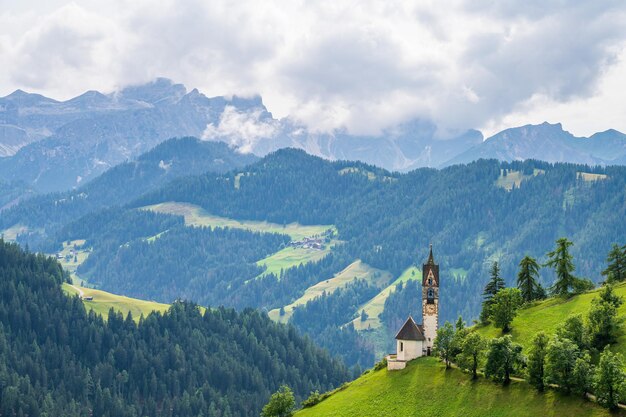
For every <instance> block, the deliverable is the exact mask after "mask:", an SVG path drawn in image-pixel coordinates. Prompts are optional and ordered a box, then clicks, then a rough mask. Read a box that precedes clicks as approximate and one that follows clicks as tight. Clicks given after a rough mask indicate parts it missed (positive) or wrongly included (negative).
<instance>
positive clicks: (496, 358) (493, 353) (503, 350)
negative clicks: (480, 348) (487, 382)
mask: <svg viewBox="0 0 626 417" xmlns="http://www.w3.org/2000/svg"><path fill="white" fill-rule="evenodd" d="M521 363H522V347H521V346H520V345H518V344H517V343H513V341H512V338H511V336H510V335H506V336H503V337H499V338H495V339H492V340H491V342H490V343H489V351H488V353H487V364H486V365H485V376H487V377H488V378H492V379H493V380H494V381H498V382H502V383H503V384H508V383H509V382H510V381H511V374H512V373H513V372H514V371H515V370H516V369H517V368H518V367H519V365H520V364H521Z"/></svg>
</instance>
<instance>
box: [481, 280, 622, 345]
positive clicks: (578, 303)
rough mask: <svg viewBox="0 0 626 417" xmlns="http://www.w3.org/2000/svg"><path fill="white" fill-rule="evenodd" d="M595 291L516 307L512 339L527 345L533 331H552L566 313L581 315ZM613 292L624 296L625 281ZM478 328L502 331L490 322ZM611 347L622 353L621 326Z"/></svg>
mask: <svg viewBox="0 0 626 417" xmlns="http://www.w3.org/2000/svg"><path fill="white" fill-rule="evenodd" d="M598 291H599V290H594V291H590V292H587V293H585V294H581V295H577V296H574V297H571V298H569V299H566V300H564V299H561V298H549V299H547V300H544V301H541V302H538V303H535V304H534V305H532V306H530V307H527V308H524V309H521V310H519V312H518V315H517V317H515V319H514V320H513V323H512V325H511V326H512V329H513V330H512V331H511V335H512V336H513V339H515V341H516V342H518V343H520V344H521V345H522V346H524V348H527V347H528V346H529V344H530V341H531V340H532V337H533V336H534V334H535V333H536V332H538V331H541V330H543V331H545V332H546V333H547V334H553V333H554V332H555V331H556V328H557V326H558V325H559V324H560V323H563V322H564V321H565V319H567V317H568V316H570V315H572V314H583V316H585V315H586V314H587V312H588V311H589V309H590V308H591V300H593V299H594V298H595V297H597V294H598ZM615 293H616V294H617V295H620V296H622V297H624V299H625V300H626V283H622V284H620V285H617V286H616V287H615ZM618 314H620V315H622V316H626V304H623V305H622V306H621V307H620V308H619V310H618ZM478 331H479V332H480V333H481V334H482V335H483V336H486V337H490V338H491V337H498V336H501V335H502V331H501V330H500V329H496V328H495V327H493V325H488V326H485V327H479V328H478ZM613 350H614V351H616V352H621V353H622V354H623V355H625V356H626V334H625V333H624V331H623V330H622V334H620V336H619V337H618V340H617V344H615V345H613Z"/></svg>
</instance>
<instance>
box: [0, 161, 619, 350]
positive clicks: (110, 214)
mask: <svg viewBox="0 0 626 417" xmlns="http://www.w3.org/2000/svg"><path fill="white" fill-rule="evenodd" d="M153 159H154V160H157V159H159V158H153ZM159 160H160V159H159ZM581 173H592V174H594V175H590V176H589V175H587V176H586V177H585V176H583V175H581ZM107 174H108V173H105V174H104V175H103V177H106V175H107ZM242 174H243V175H242ZM109 175H110V174H109ZM513 177H517V178H518V179H519V180H521V181H517V182H514V181H513V180H511V181H509V185H510V189H506V188H505V187H504V186H503V183H506V181H507V179H508V178H513ZM235 178H237V181H235ZM98 181H103V180H101V179H96V180H94V183H97V182H98ZM105 183H106V181H105ZM235 183H237V184H238V185H237V186H234V184H235ZM114 184H115V183H114V182H111V183H109V185H110V186H111V187H112V188H113V189H118V191H116V192H118V193H123V191H119V190H120V189H123V187H121V186H119V184H118V185H117V186H115V185H114ZM88 186H89V184H87V185H85V188H87V187H88ZM146 191H147V193H146V194H144V195H142V196H141V197H139V198H136V199H134V200H132V199H131V198H126V197H125V198H123V199H120V200H119V201H118V202H117V203H118V204H123V203H125V202H126V204H125V205H122V207H112V208H104V209H103V208H102V207H101V208H99V209H97V210H91V211H89V210H87V212H85V213H82V211H80V213H79V212H73V211H72V210H73V209H72V210H69V211H70V212H72V213H73V214H67V213H65V212H64V211H63V210H64V209H63V208H62V206H63V204H65V202H64V203H58V204H57V205H55V206H54V207H52V208H50V207H49V204H50V201H48V203H46V204H48V205H46V204H43V205H41V206H40V207H39V211H37V210H35V211H33V210H32V208H33V204H34V205H36V204H35V203H34V202H33V201H37V198H35V199H31V200H27V201H25V202H23V203H22V204H19V205H17V206H15V207H13V208H11V209H9V210H5V211H4V212H3V216H2V219H0V223H2V226H1V227H7V226H10V225H13V224H16V223H20V224H24V225H27V226H29V227H30V228H31V230H32V231H33V233H31V234H28V235H24V236H20V237H19V238H18V241H19V242H21V243H27V244H29V247H31V248H32V249H35V250H51V249H53V248H58V247H60V244H61V242H63V241H68V240H72V239H79V238H80V239H85V238H86V239H87V240H88V243H87V245H88V246H89V247H92V248H93V252H92V253H91V255H90V257H89V258H88V260H87V262H86V263H85V264H84V265H82V266H81V267H80V272H82V273H84V274H86V275H87V276H89V277H91V278H92V279H93V281H94V282H95V283H98V284H100V285H101V286H102V287H103V288H104V289H108V290H114V291H124V292H125V293H127V294H128V295H131V296H138V297H147V298H149V299H157V300H161V301H167V302H170V301H173V300H175V299H176V298H178V297H190V298H191V299H193V300H194V301H196V302H199V303H201V304H211V305H214V304H223V305H225V306H229V307H235V308H237V309H243V308H246V307H255V308H260V309H262V310H266V311H269V310H271V309H275V308H280V307H281V306H285V305H287V304H289V303H291V302H293V301H294V300H296V299H297V298H299V297H300V296H302V294H303V293H304V291H305V290H306V289H307V288H308V287H310V286H312V285H315V284H316V283H318V282H321V281H323V280H327V279H329V278H331V277H333V275H334V274H336V273H337V272H339V271H341V270H342V269H344V268H345V267H346V266H347V265H348V264H350V263H351V262H353V261H354V260H355V259H361V260H362V261H364V262H365V263H367V264H369V265H371V266H373V267H376V268H379V269H382V270H387V271H390V272H391V273H392V274H394V275H395V276H399V275H400V274H401V273H402V271H404V270H405V269H406V268H407V267H409V266H411V265H415V266H417V267H420V266H421V263H422V262H423V261H424V260H425V257H426V255H427V248H428V244H429V243H432V244H433V245H434V253H435V258H436V261H437V262H438V263H440V265H441V300H442V303H441V310H440V311H441V319H442V321H445V320H450V321H452V320H456V318H457V317H458V316H459V315H462V316H463V317H464V318H465V319H466V320H467V321H468V322H470V321H471V320H472V319H474V318H477V317H478V314H479V312H480V308H481V297H480V294H481V293H482V290H483V287H484V285H485V283H486V281H487V280H488V276H489V273H488V268H489V266H490V265H491V263H492V262H493V261H498V262H499V264H500V266H501V273H502V276H503V277H504V279H505V281H506V283H507V285H513V284H514V281H515V277H516V275H517V269H518V263H519V261H520V260H521V259H522V258H523V257H524V256H525V255H529V256H533V257H535V258H537V259H538V261H539V263H542V262H544V261H545V260H546V257H545V254H546V253H547V251H549V250H551V249H552V248H553V245H554V241H555V240H556V239H557V238H559V237H563V236H566V237H568V238H569V239H570V240H572V241H573V242H574V246H573V247H572V255H573V256H574V264H575V266H576V271H575V273H576V274H577V276H581V277H587V278H590V279H591V280H593V281H594V282H599V281H600V280H601V279H602V278H601V276H600V271H601V270H602V269H603V268H604V261H605V256H606V253H607V252H608V250H609V249H610V245H611V243H613V242H617V241H620V240H621V237H622V236H624V235H626V222H624V221H623V219H624V218H626V168H624V167H604V168H601V167H589V166H583V165H573V164H548V163H544V162H539V161H524V162H513V163H504V162H498V161H495V160H480V161H477V162H473V163H471V164H468V165H458V166H452V167H448V168H446V169H442V170H435V169H418V170H415V171H413V172H410V173H408V174H399V173H390V172H387V171H385V170H382V169H379V168H376V167H372V166H369V165H366V164H362V163H359V162H347V161H337V162H330V161H326V160H323V159H320V158H316V157H313V156H310V155H307V154H306V153H304V152H302V151H298V150H293V149H285V150H280V151H278V152H275V153H273V154H270V155H268V156H267V157H265V158H263V159H262V160H260V161H258V162H256V163H254V164H252V165H249V166H248V167H246V168H241V169H237V170H234V171H230V172H228V173H225V174H221V175H218V174H216V173H212V172H210V173H205V174H202V175H196V176H187V177H179V178H175V179H174V180H173V181H171V182H170V183H168V184H167V185H165V186H161V187H154V188H152V189H150V188H148V189H147V190H146ZM107 192H108V193H110V192H113V191H107ZM93 193H96V194H97V192H96V191H93ZM129 195H131V196H133V197H132V198H135V197H136V193H134V192H131V193H129ZM107 196H109V197H107V198H109V199H112V197H111V194H107ZM42 198H43V197H42ZM94 198H95V197H94ZM164 201H181V202H188V203H193V204H197V205H199V206H201V207H202V208H204V209H206V210H207V211H208V212H209V213H211V214H215V215H220V216H224V217H230V218H234V219H239V220H267V221H272V222H274V223H277V224H286V223H290V222H294V221H297V222H299V223H302V224H334V225H335V226H336V227H337V229H338V231H339V236H338V238H339V239H340V240H341V241H342V242H343V243H341V244H338V245H336V246H335V248H334V249H333V251H332V252H331V253H330V254H329V255H327V256H326V257H325V258H323V259H322V260H321V261H318V262H316V263H312V264H305V265H301V266H299V267H295V268H290V269H286V270H283V271H282V272H280V273H279V274H267V275H265V276H264V277H263V278H262V279H251V278H254V277H255V276H257V275H258V274H259V273H260V272H259V271H260V269H259V267H258V266H257V265H256V261H258V260H259V259H261V258H262V257H263V256H265V255H266V254H267V252H266V250H265V249H268V250H275V249H277V247H276V246H272V245H269V246H267V247H265V246H264V248H265V249H264V250H259V251H256V252H254V251H253V252H249V251H248V249H249V248H251V246H250V245H252V242H253V240H251V239H253V237H252V236H253V235H252V234H247V233H241V234H237V233H233V234H230V235H229V237H228V238H226V237H224V236H223V237H222V238H223V239H226V240H224V242H225V244H226V246H228V245H231V246H232V248H233V252H232V253H231V255H232V256H227V257H224V261H223V263H222V261H221V260H220V258H219V257H217V256H216V257H213V258H212V260H211V261H208V258H211V255H210V254H209V253H208V252H207V250H208V249H206V247H204V246H202V245H196V244H195V243H192V242H196V243H197V242H198V241H194V240H193V239H194V238H193V237H192V236H193V235H194V233H196V232H190V231H186V230H184V227H183V226H182V219H181V218H180V217H176V216H166V215H158V216H157V215H152V214H147V213H146V212H143V211H140V210H137V208H139V207H142V206H145V205H148V204H155V203H160V202H164ZM109 203H110V204H113V202H109ZM68 204H69V203H68ZM70 206H71V204H70ZM83 211H84V210H83ZM44 213H50V215H49V216H46V215H45V214H44ZM59 213H60V214H59ZM77 213H78V214H77ZM81 213H82V214H81ZM5 214H6V215H7V217H5ZM79 214H80V216H79ZM46 218H48V220H46ZM60 219H66V220H63V221H61V220H60ZM46 222H48V223H52V225H46V224H47V223H46ZM42 230H43V232H42ZM197 233H200V234H203V233H204V234H205V235H206V236H207V238H208V237H209V236H212V235H213V234H215V233H216V232H215V231H204V232H197ZM157 235H158V236H159V238H158V239H156V240H155V241H154V242H151V241H147V240H146V239H149V238H153V237H155V236H157ZM37 236H39V237H42V238H41V239H40V240H37ZM231 238H232V239H233V240H232V241H231V242H230V243H226V241H227V240H230V239H231ZM258 239H263V238H262V237H258ZM235 242H238V243H237V244H235ZM279 247H280V245H279ZM182 248H184V249H182ZM239 248H241V251H240V252H238V250H239ZM210 250H211V251H213V250H216V251H218V252H217V253H220V252H219V251H220V250H219V249H217V248H211V249H210ZM200 258H203V260H202V261H199V259H200ZM204 258H207V259H204ZM237 258H238V260H237V261H235V259H237ZM139 259H141V262H139V261H138V260H139ZM145 264H147V266H146V265H145ZM235 264H238V266H237V267H235V266H234V265H235ZM159 270H162V271H168V272H167V274H166V273H163V274H162V275H159ZM540 274H541V277H540V282H541V283H542V285H543V286H544V287H546V288H547V287H549V285H550V284H551V283H552V281H553V279H554V277H553V272H552V271H551V270H549V269H547V268H543V269H541V271H540ZM165 275H167V277H166V276H165ZM155 277H160V278H158V279H155ZM122 289H123V290H122ZM327 296H329V297H330V294H329V295H327ZM359 297H360V298H359V299H361V298H364V297H365V293H364V294H362V295H360V296H359ZM415 297H417V298H416V299H415V300H414V298H415ZM419 298H420V297H419V291H418V288H414V287H413V285H412V284H405V285H404V286H403V287H401V288H399V289H398V291H396V292H395V293H394V294H393V295H392V296H391V297H390V299H389V300H387V303H386V304H385V310H384V312H383V315H382V317H381V318H382V322H383V323H384V324H385V325H386V328H387V330H388V331H389V333H393V331H394V330H395V329H396V327H397V325H398V323H399V322H401V321H403V320H404V319H405V318H406V316H407V315H408V314H409V313H410V314H413V316H414V317H415V318H416V319H419V315H420V313H421V308H420V307H419ZM303 308H304V307H303ZM330 320H331V321H332V320H336V321H337V322H339V321H340V320H339V317H336V318H331V319H330ZM298 327H299V328H300V329H301V330H303V331H305V332H309V333H310V334H312V335H313V337H315V338H316V340H317V341H318V342H319V343H321V344H322V345H324V346H326V347H328V348H329V349H330V350H331V352H332V353H334V354H342V350H341V348H339V347H337V346H339V344H337V343H333V338H332V337H326V338H322V337H321V336H320V334H319V332H313V330H312V328H311V329H307V328H306V325H304V324H302V325H299V326H298ZM335 339H337V340H339V339H338V337H336V338H335ZM356 343H361V341H360V340H357V341H356ZM335 347H337V348H336V349H335Z"/></svg>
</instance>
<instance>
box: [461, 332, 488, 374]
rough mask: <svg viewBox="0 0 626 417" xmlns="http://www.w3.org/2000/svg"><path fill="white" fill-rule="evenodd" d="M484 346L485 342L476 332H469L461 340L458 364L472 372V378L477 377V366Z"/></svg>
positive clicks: (485, 345) (483, 351)
mask: <svg viewBox="0 0 626 417" xmlns="http://www.w3.org/2000/svg"><path fill="white" fill-rule="evenodd" d="M486 348H487V342H486V341H485V339H483V337H482V336H481V335H480V334H478V333H476V332H471V333H469V334H468V335H467V336H466V337H465V340H463V343H462V345H461V353H460V355H459V365H460V366H461V368H463V369H466V370H468V371H470V372H471V373H472V379H476V378H478V366H479V365H480V361H481V358H482V357H483V355H484V353H485V349H486Z"/></svg>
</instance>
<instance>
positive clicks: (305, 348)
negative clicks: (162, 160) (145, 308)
mask: <svg viewBox="0 0 626 417" xmlns="http://www.w3.org/2000/svg"><path fill="white" fill-rule="evenodd" d="M0 276H1V277H2V279H1V280H0V399H1V400H0V415H2V416H31V417H39V416H42V417H43V416H48V417H49V416H68V417H73V416H81V417H83V416H96V417H100V416H110V417H113V416H115V417H120V416H121V417H125V416H129V417H131V416H133V417H134V416H177V417H184V416H194V417H196V416H199V415H202V416H207V417H209V416H210V417H218V416H219V417H227V416H258V415H259V412H260V410H261V407H262V406H263V404H265V403H266V402H267V400H268V398H269V396H270V394H271V393H272V392H274V391H275V390H276V389H277V388H278V387H279V386H280V385H282V384H288V385H289V386H291V387H293V389H294V392H295V394H296V396H297V398H298V399H299V400H301V399H303V398H306V397H307V396H308V395H309V393H310V392H311V391H314V390H319V391H326V390H329V389H332V388H334V387H337V386H338V385H340V384H341V383H342V382H344V381H346V380H348V379H349V378H350V377H351V374H350V373H349V372H348V370H347V368H346V367H345V366H344V365H343V364H342V363H341V362H338V361H336V360H334V359H332V358H331V357H330V356H329V355H328V353H326V352H325V351H323V350H321V349H319V348H318V347H316V346H315V345H314V344H313V343H312V342H311V341H310V340H309V339H307V338H303V337H301V336H299V335H298V332H297V331H296V330H295V329H294V328H293V327H291V326H285V325H280V324H275V323H273V322H272V321H271V320H269V319H268V318H267V316H266V315H264V314H260V313H258V312H256V311H254V310H251V309H245V310H243V311H241V312H236V311H234V310H232V309H227V308H214V309H207V310H206V311H205V312H204V313H201V311H200V310H199V309H198V307H197V306H196V305H195V304H193V303H190V302H177V303H174V304H173V305H172V307H171V308H170V310H169V311H168V312H166V313H165V314H160V313H153V314H151V315H149V316H148V317H145V318H144V317H141V318H140V320H139V323H136V322H135V321H134V320H133V318H132V316H130V315H129V316H128V317H122V316H121V314H119V313H115V312H114V311H113V310H111V311H110V312H109V314H108V317H105V318H103V317H101V316H99V315H96V314H94V313H86V311H85V308H84V306H83V303H82V301H81V300H80V299H79V298H78V297H73V298H70V297H67V296H65V295H64V294H63V293H62V291H61V288H60V286H61V283H62V282H64V281H66V280H67V279H68V276H67V274H66V273H65V272H64V271H63V270H62V269H61V267H60V265H59V264H58V263H57V262H56V261H55V260H54V259H52V258H48V257H45V256H43V255H35V254H31V253H28V252H25V251H23V250H22V249H20V248H19V247H18V246H17V245H15V244H9V243H5V242H4V241H2V240H0Z"/></svg>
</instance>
